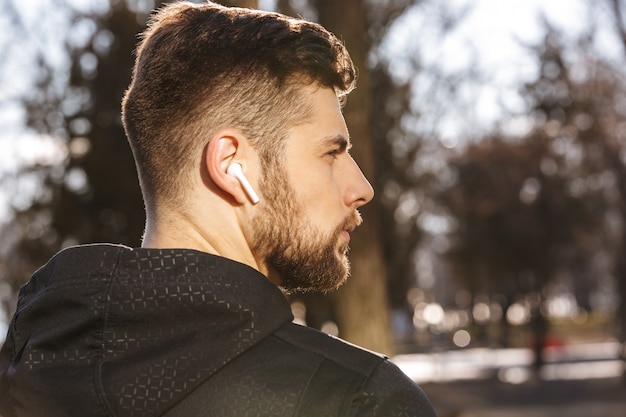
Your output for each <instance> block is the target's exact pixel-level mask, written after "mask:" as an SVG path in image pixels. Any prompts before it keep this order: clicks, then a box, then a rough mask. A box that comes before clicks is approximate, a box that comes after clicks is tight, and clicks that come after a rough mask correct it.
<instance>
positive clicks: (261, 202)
mask: <svg viewBox="0 0 626 417" xmlns="http://www.w3.org/2000/svg"><path fill="white" fill-rule="evenodd" d="M354 81H355V69H354V67H353V65H352V62H351V60H350V57H349V55H348V53H347V52H346V50H345V48H344V46H343V45H342V44H341V43H340V42H339V41H338V40H337V39H336V38H335V37H334V36H333V35H331V34H330V33H328V32H327V31H326V30H324V29H323V28H322V27H320V26H319V25H316V24H312V23H308V22H305V21H301V20H295V19H289V18H287V17H284V16H281V15H278V14H272V13H266V12H259V11H251V10H244V9H236V8H225V7H222V6H219V5H216V4H213V3H208V4H203V5H193V4H188V3H175V4H172V5H169V6H166V7H165V8H163V9H161V11H160V12H159V13H157V14H156V15H155V16H153V19H152V22H151V24H150V26H149V29H148V30H147V31H146V33H145V34H144V37H143V39H142V42H141V44H140V46H139V48H138V51H137V60H136V65H135V70H134V74H133V81H132V83H131V85H130V88H129V89H128V91H127V93H126V96H125V98H124V101H123V121H124V126H125V128H126V133H127V136H128V139H129V142H130V145H131V147H132V150H133V153H134V156H135V160H136V164H137V170H138V174H139V179H140V182H141V187H142V192H143V196H144V200H145V205H146V213H147V224H146V231H145V236H144V241H143V245H142V247H141V248H135V249H131V248H127V247H123V246H114V245H88V246H79V247H73V248H69V249H66V250H64V251H62V252H60V253H59V254H57V255H56V256H55V257H54V258H53V259H52V260H51V261H50V262H49V263H48V264H47V265H45V266H44V267H42V268H41V269H40V270H39V271H37V272H36V273H35V275H34V276H33V278H32V279H31V281H30V282H29V283H28V284H27V285H26V286H24V288H23V289H22V290H21V293H20V300H19V303H18V309H17V313H16V315H15V318H14V320H13V322H12V324H11V329H10V331H9V336H8V339H7V343H6V345H5V346H4V348H3V350H2V355H1V357H0V372H2V374H1V377H0V388H1V394H0V403H1V404H2V405H1V406H0V412H1V413H2V415H3V416H4V417H11V416H81V417H83V416H175V417H186V416H216V417H229V416H232V417H244V416H276V417H278V416H281V417H282V416H305V417H318V416H320V417H324V416H341V417H343V416H434V412H433V409H432V407H431V405H430V403H429V401H428V399H427V398H426V396H425V395H424V393H423V392H422V391H421V390H420V389H419V388H418V387H417V386H416V385H415V384H414V383H413V382H412V381H410V380H409V379H408V378H407V377H406V376H404V375H403V374H402V372H400V371H399V370H398V368H396V367H395V366H394V365H392V364H391V363H390V362H389V361H388V360H387V359H386V358H384V357H381V356H379V355H376V354H373V353H369V352H366V351H364V350H361V349H359V348H357V347H354V346H351V345H348V344H347V343H345V342H342V341H340V340H339V339H335V338H332V337H330V336H327V335H325V334H323V333H320V332H317V331H315V330H312V329H309V328H305V327H301V326H298V325H296V324H293V323H292V319H293V316H292V315H291V311H290V308H289V304H288V303H287V301H286V299H285V297H284V296H283V294H282V292H281V290H280V289H279V288H282V289H283V290H284V291H286V292H290V291H308V290H318V291H328V290H332V289H335V288H336V287H338V286H339V285H341V283H342V282H343V281H344V280H345V279H346V277H347V276H348V272H349V264H348V261H347V258H346V252H347V249H348V243H349V241H350V232H352V230H353V229H354V228H355V227H357V226H358V225H359V223H360V222H361V219H360V216H359V214H358V211H357V209H358V208H359V207H360V206H362V205H363V204H365V203H367V202H368V201H370V200H371V199H372V196H373V191H372V188H371V186H370V184H369V183H368V182H367V180H366V179H365V178H364V177H363V174H362V173H361V171H360V169H359V167H358V166H357V165H356V163H355V162H354V160H353V159H352V158H351V156H350V154H349V153H348V150H349V149H350V140H349V136H348V132H347V129H346V126H345V123H344V119H343V116H342V114H341V107H340V104H341V100H342V99H343V97H344V96H345V95H346V94H347V93H348V92H349V91H350V90H351V89H352V87H353V84H354Z"/></svg>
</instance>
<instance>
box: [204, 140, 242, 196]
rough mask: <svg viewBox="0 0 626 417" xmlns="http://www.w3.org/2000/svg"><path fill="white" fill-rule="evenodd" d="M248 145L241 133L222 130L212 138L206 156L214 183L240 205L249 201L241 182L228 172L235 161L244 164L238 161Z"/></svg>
mask: <svg viewBox="0 0 626 417" xmlns="http://www.w3.org/2000/svg"><path fill="white" fill-rule="evenodd" d="M246 144H247V142H246V138H245V137H243V135H242V134H241V133H240V132H239V131H237V130H234V129H225V130H221V131H219V132H218V133H216V134H215V135H214V136H213V137H212V138H211V140H210V142H209V144H208V145H207V150H206V155H205V158H206V159H205V163H206V166H207V170H208V172H209V176H210V177H211V180H212V181H213V183H214V184H215V185H216V186H217V187H218V188H219V189H220V190H222V191H223V192H224V193H225V194H228V195H230V196H231V197H232V198H233V199H234V200H235V201H236V202H237V203H239V204H245V203H246V202H247V201H248V199H247V197H246V194H245V192H244V191H243V189H242V188H241V185H240V184H239V181H238V180H237V179H236V178H235V177H233V176H232V175H228V173H227V172H226V171H227V170H228V166H229V165H230V164H231V163H233V162H235V161H237V162H239V163H240V164H242V162H241V160H237V156H238V155H239V154H241V153H242V151H243V150H242V149H241V148H242V147H245V145H246ZM242 165H243V164H242Z"/></svg>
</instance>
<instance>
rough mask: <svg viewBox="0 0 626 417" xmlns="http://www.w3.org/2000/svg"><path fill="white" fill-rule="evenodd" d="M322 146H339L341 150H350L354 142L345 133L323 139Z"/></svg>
mask: <svg viewBox="0 0 626 417" xmlns="http://www.w3.org/2000/svg"><path fill="white" fill-rule="evenodd" d="M321 143H322V146H323V147H324V146H333V145H335V146H339V149H340V150H341V151H345V150H350V148H352V143H351V142H350V140H349V139H348V138H346V137H345V136H343V135H332V136H327V137H325V138H323V139H322V142H321Z"/></svg>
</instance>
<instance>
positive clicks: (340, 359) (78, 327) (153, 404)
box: [0, 245, 434, 417]
mask: <svg viewBox="0 0 626 417" xmlns="http://www.w3.org/2000/svg"><path fill="white" fill-rule="evenodd" d="M292 319H293V316H292V315H291V310H290V307H289V304H288V302H287V300H286V299H285V297H284V296H283V294H282V293H281V292H280V290H279V289H278V288H276V287H275V286H274V285H273V284H271V283H270V282H269V281H268V280H267V279H266V278H265V277H264V276H263V275H262V274H260V273H259V272H258V271H256V270H254V269H252V268H250V267H248V266H245V265H242V264H239V263H237V262H233V261H230V260H228V259H225V258H221V257H218V256H213V255H209V254H206V253H202V252H198V251H193V250H183V249H166V250H159V249H130V248H127V247H123V246H113V245H90V246H80V247H74V248H70V249H66V250H64V251H62V252H60V253H58V254H57V255H56V256H55V257H53V258H52V259H51V260H50V261H49V262H48V263H47V264H46V265H45V266H44V267H42V268H41V269H40V270H38V271H37V272H36V273H35V274H34V276H33V278H32V279H31V280H30V281H29V283H28V284H26V285H25V286H24V287H23V288H22V289H21V291H20V297H19V301H18V306H17V312H16V313H15V316H14V318H13V321H12V322H11V325H10V328H9V333H8V336H7V340H6V343H5V344H4V346H3V348H2V351H1V352H0V415H2V416H3V417H15V416H19V417H61V416H76V417H92V416H93V417H100V416H168V417H187V416H189V417H191V416H194V417H201V416H202V417H204V416H206V417H209V416H214V417H247V416H255V417H256V416H258V417H260V416H268V417H269V416H276V417H278V416H281V417H283V416H304V417H318V416H319V417H326V416H338V417H344V416H390V417H393V416H398V417H399V416H419V417H422V416H434V412H433V409H432V407H431V405H430V403H429V401H428V399H427V398H426V396H425V395H424V393H423V392H422V391H421V389H420V388H419V387H418V386H417V385H415V384H414V383H413V382H412V381H410V380H409V379H408V378H407V377H406V376H404V374H403V373H402V372H401V371H400V370H399V369H398V368H397V367H395V366H394V365H393V364H391V363H390V362H389V361H388V360H387V359H386V358H384V357H382V356H379V355H376V354H373V353H369V352H367V351H364V350H362V349H359V348H357V347H354V346H352V345H350V344H347V343H345V342H343V341H341V340H339V339H336V338H333V337H330V336H327V335H325V334H323V333H321V332H318V331H315V330H312V329H309V328H306V327H302V326H298V325H296V324H293V323H292Z"/></svg>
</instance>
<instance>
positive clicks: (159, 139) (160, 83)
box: [122, 2, 356, 214]
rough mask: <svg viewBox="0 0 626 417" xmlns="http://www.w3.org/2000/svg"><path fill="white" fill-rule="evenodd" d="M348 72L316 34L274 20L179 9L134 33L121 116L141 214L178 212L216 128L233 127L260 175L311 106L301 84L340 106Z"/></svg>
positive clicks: (339, 48) (336, 48)
mask: <svg viewBox="0 0 626 417" xmlns="http://www.w3.org/2000/svg"><path fill="white" fill-rule="evenodd" d="M355 78H356V73H355V68H354V66H353V64H352V60H351V59H350V56H349V55H348V52H347V51H346V49H345V47H344V45H343V44H342V43H341V42H340V41H339V40H338V39H337V38H336V37H335V36H334V35H332V34H331V33H330V32H328V31H327V30H326V29H324V28H323V27H322V26H320V25H318V24H315V23H311V22H307V21H304V20H300V19H293V18H289V17H286V16H283V15H281V14H277V13H271V12H264V11H259V10H252V9H242V8H231V7H224V6H220V5H218V4H215V3H212V2H208V3H205V4H193V3H189V2H177V3H173V4H170V5H167V6H165V7H163V8H161V9H160V10H158V11H157V12H156V13H155V14H154V15H153V16H152V18H151V20H150V22H149V25H148V28H147V29H146V31H145V32H144V33H143V34H142V38H141V42H140V44H139V46H138V48H137V57H136V62H135V67H134V70H133V79H132V82H131V84H130V87H129V88H128V90H127V92H126V95H125V97H124V100H123V102H122V116H123V122H124V128H125V131H126V135H127V137H128V141H129V143H130V146H131V148H132V151H133V155H134V158H135V163H136V165H137V171H138V175H139V180H140V183H141V189H142V193H143V197H144V201H145V203H146V208H147V210H148V212H149V214H150V213H151V212H153V210H154V209H155V205H156V204H161V203H163V204H166V205H170V204H181V203H183V202H184V200H185V191H186V190H187V189H188V188H189V187H188V186H186V184H189V179H190V178H191V176H192V173H193V172H194V171H195V172H197V170H198V169H199V165H200V163H201V155H202V149H203V148H204V147H205V146H206V144H207V143H208V140H209V138H210V137H211V136H212V135H213V134H214V133H215V132H217V131H218V130H219V129H222V128H225V127H234V128H237V129H240V130H241V131H242V132H243V133H244V134H245V135H246V137H247V138H248V140H249V141H250V144H251V145H252V146H254V147H255V148H256V149H257V150H258V151H259V153H260V155H261V163H262V164H264V165H265V167H267V166H269V165H271V164H272V162H276V161H277V160H278V158H279V157H280V156H279V155H280V154H281V149H282V146H281V144H282V142H283V139H284V138H285V137H286V135H287V133H288V130H289V128H290V127H292V126H294V125H296V124H299V123H303V122H304V121H306V118H307V115H308V114H309V113H310V108H309V107H308V106H307V104H306V101H305V100H303V99H302V97H301V93H302V86H304V85H311V84H315V85H318V86H320V87H325V88H332V89H333V90H334V91H335V92H336V94H337V96H338V97H339V98H340V99H343V98H344V97H345V95H347V94H348V93H349V92H350V90H352V88H353V87H354V83H355Z"/></svg>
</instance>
